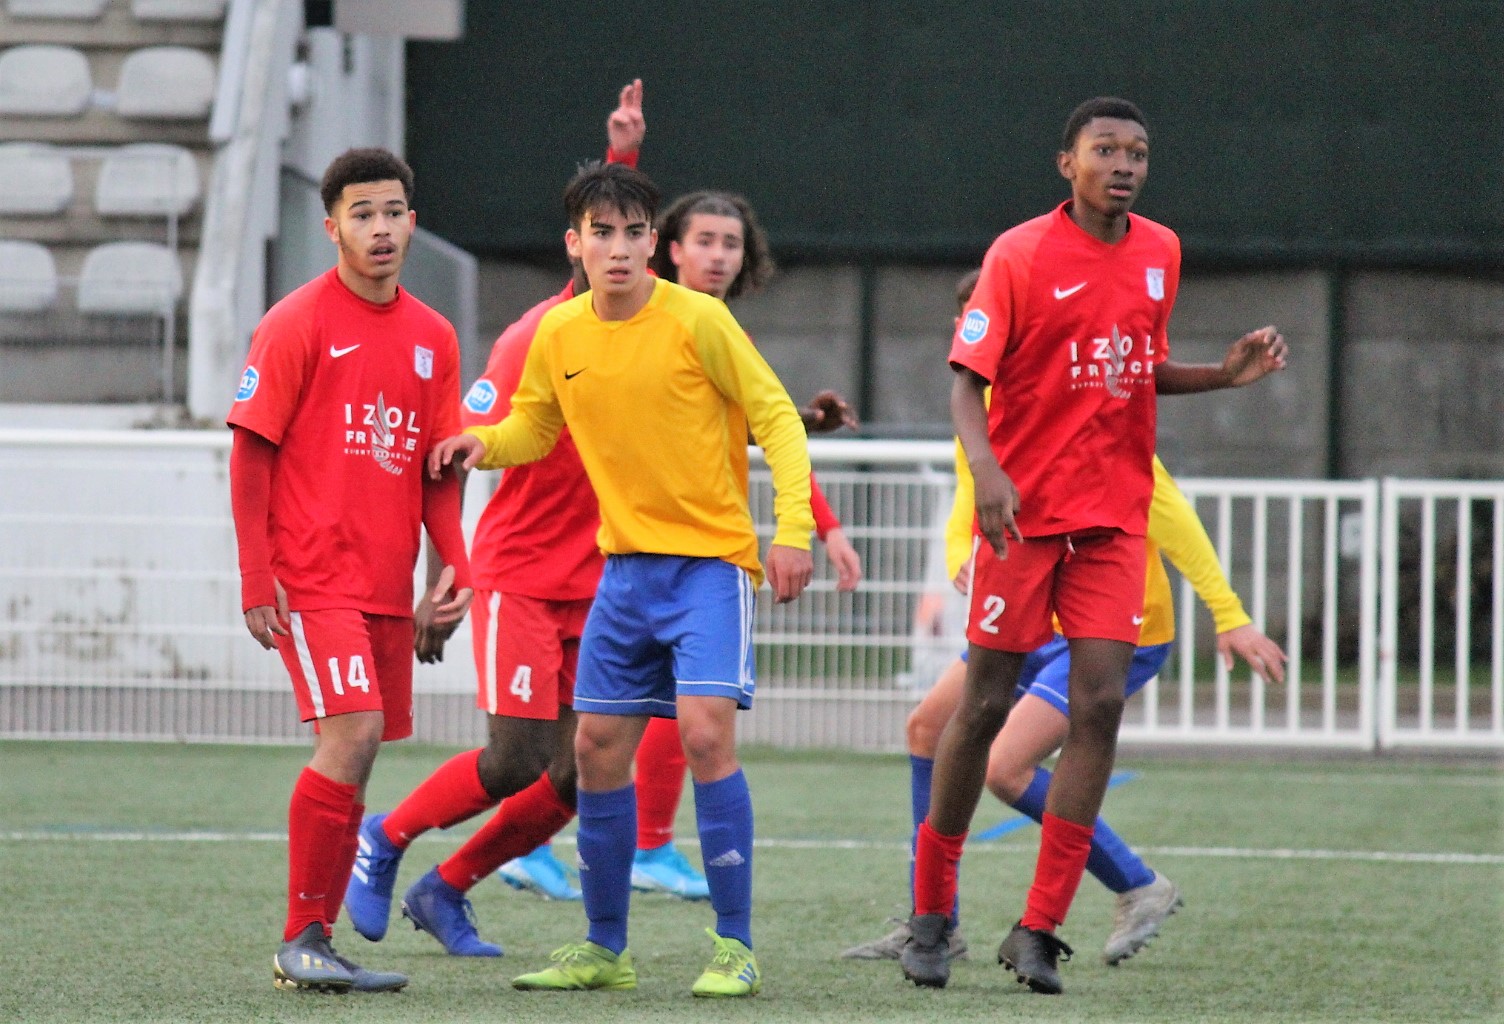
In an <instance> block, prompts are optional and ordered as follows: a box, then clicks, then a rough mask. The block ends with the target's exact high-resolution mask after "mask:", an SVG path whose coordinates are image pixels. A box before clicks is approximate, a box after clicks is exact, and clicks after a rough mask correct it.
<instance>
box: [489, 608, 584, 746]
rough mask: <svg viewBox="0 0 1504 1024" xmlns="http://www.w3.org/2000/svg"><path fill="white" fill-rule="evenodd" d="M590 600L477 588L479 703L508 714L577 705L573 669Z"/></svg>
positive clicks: (537, 714)
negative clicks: (555, 597)
mask: <svg viewBox="0 0 1504 1024" xmlns="http://www.w3.org/2000/svg"><path fill="white" fill-rule="evenodd" d="M590 603H591V602H590V599H589V598H586V599H585V600H583V601H547V600H544V599H543V598H538V597H524V596H523V595H521V594H507V593H503V592H502V591H499V590H477V591H476V592H475V600H474V601H472V602H471V604H470V636H471V638H472V640H473V641H474V644H475V676H476V679H477V681H478V683H479V692H478V693H477V695H476V701H475V703H476V704H477V705H478V706H479V707H481V708H483V709H485V710H486V711H488V712H490V713H491V714H493V715H505V716H506V717H508V718H540V719H547V720H550V721H552V720H553V719H556V718H558V717H559V707H560V706H561V705H562V706H564V707H573V706H574V672H575V664H576V662H577V661H578V660H579V655H580V634H581V633H582V632H584V630H585V618H586V616H588V615H589V614H590Z"/></svg>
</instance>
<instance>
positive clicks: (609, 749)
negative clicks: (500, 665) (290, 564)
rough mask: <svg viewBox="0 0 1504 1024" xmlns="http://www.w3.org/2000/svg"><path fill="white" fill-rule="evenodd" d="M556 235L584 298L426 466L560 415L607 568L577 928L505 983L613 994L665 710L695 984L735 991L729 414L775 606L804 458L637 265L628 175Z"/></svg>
mask: <svg viewBox="0 0 1504 1024" xmlns="http://www.w3.org/2000/svg"><path fill="white" fill-rule="evenodd" d="M564 205H565V208H566V211H567V213H568V215H569V224H570V227H569V230H568V232H566V234H565V244H566V245H567V247H568V249H569V254H570V256H572V257H575V258H577V259H578V260H580V262H581V264H582V265H583V267H584V269H585V274H586V276H587V277H588V278H589V280H590V291H589V292H588V293H586V294H585V295H581V296H579V297H578V298H575V299H571V300H569V301H567V302H564V303H562V304H561V305H559V306H557V307H555V308H554V309H552V310H550V311H549V313H548V314H547V315H546V316H545V317H544V318H543V320H542V322H541V323H540V324H539V325H538V331H537V334H536V336H535V339H534V341H533V346H532V348H531V349H530V350H529V352H528V356H527V362H526V364H525V366H524V368H523V371H522V380H521V382H520V384H519V385H518V388H517V391H516V393H515V394H514V396H513V398H512V412H511V413H510V415H508V416H507V418H506V419H505V420H503V421H502V422H501V423H499V424H496V425H494V426H489V427H482V426H477V427H471V428H470V429H469V430H467V431H466V432H465V433H464V434H461V435H459V436H458V437H453V438H450V439H448V440H446V441H444V442H443V443H442V444H441V445H440V446H439V449H438V451H437V452H436V454H435V455H434V457H433V458H432V459H430V461H429V468H430V470H431V471H433V472H439V471H440V470H441V469H442V468H443V467H444V466H445V465H447V464H448V463H449V462H450V461H451V460H453V459H454V458H456V457H459V458H462V459H463V461H464V466H465V468H466V469H470V468H474V467H475V466H480V467H481V468H484V469H497V468H502V467H505V466H515V465H520V464H522V463H526V462H530V461H533V460H535V459H538V458H541V457H542V456H543V455H544V454H546V453H547V452H548V451H549V449H550V448H551V447H552V446H553V444H554V441H555V439H556V438H557V437H558V434H559V431H560V430H561V429H562V428H563V427H564V426H566V425H567V426H568V427H569V431H570V435H571V436H572V437H573V438H574V442H575V446H576V447H577V448H578V450H579V453H580V458H581V461H582V462H583V463H584V465H585V471H586V473H587V474H588V475H589V477H590V483H591V485H592V486H593V487H594V489H595V493H596V497H597V498H598V499H599V501H600V512H601V530H600V535H599V537H600V546H601V550H602V551H604V552H605V553H606V556H607V558H606V568H605V573H604V575H603V576H602V578H601V583H600V589H599V590H598V591H597V593H596V598H595V604H594V605H593V606H592V608H591V610H590V616H589V618H588V620H587V621H586V625H585V632H584V636H583V637H582V638H581V641H580V656H579V668H578V672H577V676H576V680H575V710H576V713H577V715H578V726H577V729H576V735H575V757H576V760H577V763H578V768H579V783H578V786H579V788H578V792H579V805H578V807H579V820H580V826H579V856H580V880H581V888H582V889H583V890H584V902H585V914H586V917H587V918H588V919H589V933H588V935H587V936H586V940H585V941H584V942H579V943H574V944H571V945H568V946H565V947H564V948H562V949H560V950H558V951H557V952H555V954H554V956H553V960H554V961H555V962H554V965H553V966H551V967H549V968H547V969H545V970H542V971H539V972H537V973H534V974H526V975H523V976H522V977H519V978H517V979H515V980H514V981H513V985H514V986H515V987H517V988H520V989H542V990H560V989H627V988H635V987H636V985H637V974H636V971H635V970H634V968H633V966H632V958H631V954H630V953H629V952H628V950H627V911H628V906H629V902H630V893H631V885H630V879H631V870H632V857H633V852H634V850H635V848H636V800H635V796H634V793H633V786H632V774H631V772H632V768H631V766H632V756H633V753H634V752H635V750H636V747H637V744H638V741H639V740H640V739H641V737H642V732H643V729H644V728H645V727H646V725H647V721H648V718H649V716H659V717H677V718H678V720H679V731H680V735H681V736H682V738H683V741H684V750H685V754H686V756H687V758H688V760H689V768H690V773H691V775H692V776H693V778H694V793H695V813H696V816H697V818H698V819H699V832H700V850H701V855H702V857H703V859H704V862H705V874H706V878H707V880H708V881H709V884H710V901H711V905H712V907H713V908H714V910H715V913H716V927H715V929H714V930H713V931H712V932H711V937H712V940H713V941H714V943H715V949H716V952H715V955H714V957H713V958H712V960H711V963H710V965H709V966H708V967H707V968H706V969H705V971H704V972H703V973H702V974H701V975H700V977H699V979H698V980H697V981H696V982H695V983H694V988H693V992H694V994H695V995H697V996H750V995H754V994H756V992H757V991H758V989H759V988H760V987H761V985H762V978H761V974H760V972H759V970H758V966H757V961H756V959H755V958H754V957H753V955H752V949H751V947H752V932H751V909H752V899H751V896H752V800H751V794H750V792H749V790H748V788H747V781H746V778H745V776H744V775H743V774H742V771H741V767H740V765H739V764H738V762H737V758H736V739H735V716H736V711H737V709H738V708H746V707H750V706H751V702H752V691H753V667H752V612H753V607H754V605H755V590H756V588H757V587H758V585H759V584H760V583H761V581H762V577H763V572H764V569H763V566H762V564H761V563H760V562H759V560H758V545H757V535H756V533H755V532H754V529H753V524H752V515H751V512H750V509H749V508H748V504H747V475H746V470H745V460H744V457H734V456H741V455H742V453H741V452H737V451H733V449H734V448H739V447H740V446H742V445H743V444H744V441H745V435H744V434H742V435H741V436H737V432H736V431H732V430H731V429H729V425H730V424H731V423H732V422H735V421H736V420H737V417H738V416H739V415H741V414H742V413H744V414H745V417H746V422H747V424H748V425H749V426H750V429H751V432H752V435H753V437H754V438H755V439H756V441H757V443H758V444H759V445H760V446H761V447H762V449H763V451H764V452H765V453H766V457H767V462H768V466H769V468H770V469H771V471H772V475H773V486H774V489H775V492H776V498H775V501H774V513H775V515H776V517H777V520H778V524H777V531H776V533H775V535H774V537H773V542H772V544H771V546H770V547H769V549H768V554H767V565H766V574H767V579H768V583H769V584H770V585H771V587H772V589H773V593H774V597H775V599H776V600H777V601H779V602H784V601H792V600H793V599H794V598H796V597H798V596H799V594H800V592H801V591H803V590H804V588H805V587H806V586H807V585H808V583H809V580H810V575H811V571H812V565H811V561H810V552H809V535H810V532H811V531H812V530H813V529H814V517H813V515H812V514H811V512H810V490H809V475H810V467H809V453H808V451H807V449H806V447H805V434H804V427H803V425H802V423H801V421H800V418H799V413H798V411H797V410H796V409H795V407H794V403H793V402H792V401H791V400H790V399H789V397H788V393H787V392H786V391H785V390H784V388H783V385H782V384H780V383H779V381H778V378H777V377H776V376H775V375H774V373H773V371H772V370H771V369H770V368H769V367H768V364H767V363H766V362H765V361H764V360H763V359H762V357H761V356H759V355H758V354H757V350H756V349H754V348H753V347H752V344H751V342H750V341H749V340H748V339H747V335H746V333H745V332H744V331H743V330H742V329H741V327H740V326H739V325H738V324H737V322H736V320H735V319H734V318H733V317H732V316H731V313H730V311H729V310H727V308H726V305H725V303H723V302H721V301H720V300H718V299H715V298H713V297H711V296H708V295H702V294H700V293H698V292H694V291H691V290H690V289H688V288H683V287H680V286H678V285H676V284H672V283H670V282H668V281H663V280H660V279H657V278H654V277H652V276H650V275H649V274H648V272H647V264H648V259H649V257H650V256H651V255H652V253H653V248H654V245H655V244H656V241H657V235H656V233H655V232H654V231H653V226H652V225H653V217H654V215H655V214H656V212H657V206H658V190H657V189H656V187H655V186H654V185H653V183H652V182H651V181H650V180H649V179H648V178H647V176H646V175H644V174H642V173H641V172H640V171H637V170H636V169H634V168H631V167H626V166H624V165H622V164H606V165H594V166H590V167H587V168H586V169H585V170H583V171H581V173H580V174H579V175H577V176H576V177H575V179H574V180H573V181H572V182H570V184H569V187H568V188H567V189H566V190H565V193H564Z"/></svg>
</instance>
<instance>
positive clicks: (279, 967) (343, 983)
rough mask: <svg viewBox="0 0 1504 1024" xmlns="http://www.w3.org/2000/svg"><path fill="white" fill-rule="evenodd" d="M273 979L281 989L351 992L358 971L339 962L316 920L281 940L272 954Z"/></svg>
mask: <svg viewBox="0 0 1504 1024" xmlns="http://www.w3.org/2000/svg"><path fill="white" fill-rule="evenodd" d="M272 983H273V984H274V985H276V986H277V987H278V988H280V989H287V990H294V991H303V992H348V991H350V987H351V986H352V985H354V984H355V975H354V974H353V973H352V972H351V971H350V969H349V968H348V967H346V966H345V965H344V964H342V963H340V961H339V958H338V956H336V954H335V952H334V947H332V946H330V945H329V939H328V938H327V937H326V936H325V935H324V926H323V925H322V924H319V923H318V922H317V921H315V922H314V923H313V924H310V925H309V926H308V927H307V928H304V929H303V930H302V931H301V932H299V933H298V934H297V935H295V936H294V937H293V938H291V939H289V940H288V941H286V942H284V943H282V946H281V948H280V949H278V950H277V955H276V956H274V957H273V958H272Z"/></svg>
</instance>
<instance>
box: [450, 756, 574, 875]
mask: <svg viewBox="0 0 1504 1024" xmlns="http://www.w3.org/2000/svg"><path fill="white" fill-rule="evenodd" d="M573 817H574V808H573V807H570V806H569V805H568V804H566V803H565V802H564V801H563V800H560V799H559V794H558V793H556V792H555V791H554V784H553V782H551V781H550V780H549V778H548V773H547V772H544V773H543V774H542V775H540V776H538V781H536V782H534V783H533V784H532V785H531V786H529V787H527V788H526V789H524V790H523V791H522V792H520V793H514V794H513V795H512V796H509V797H507V798H506V799H505V800H503V801H502V802H501V807H500V808H499V809H498V810H497V811H496V814H495V815H493V816H492V818H491V820H490V821H488V822H486V823H485V824H484V825H482V826H481V827H480V829H479V831H477V832H476V833H475V835H473V836H471V837H470V838H469V839H468V840H466V842H465V845H464V846H461V847H460V848H459V849H458V850H456V851H455V852H454V855H453V856H451V857H450V858H449V859H448V860H446V861H444V863H442V864H440V865H439V869H438V870H439V877H440V878H442V879H443V880H444V881H445V882H447V883H448V884H449V885H452V886H454V888H456V889H458V890H460V891H461V892H467V891H469V890H470V888H471V887H472V886H474V885H475V883H476V882H479V881H480V880H481V879H483V878H485V877H486V876H487V875H489V874H490V873H491V872H493V871H495V870H496V869H497V868H499V867H501V866H502V865H503V864H505V863H506V862H507V861H509V860H511V859H512V858H514V857H521V856H522V855H523V854H525V853H532V852H533V851H534V850H536V849H537V848H538V847H539V846H542V845H543V844H544V843H545V842H547V841H548V840H549V839H552V838H553V836H554V834H555V833H556V832H558V831H559V829H561V828H563V827H564V826H565V825H567V824H569V820H570V819H571V818H573Z"/></svg>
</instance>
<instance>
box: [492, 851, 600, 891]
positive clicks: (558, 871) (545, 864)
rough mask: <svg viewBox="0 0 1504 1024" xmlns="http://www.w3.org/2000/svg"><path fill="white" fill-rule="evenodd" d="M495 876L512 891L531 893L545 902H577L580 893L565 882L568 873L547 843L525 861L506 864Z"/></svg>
mask: <svg viewBox="0 0 1504 1024" xmlns="http://www.w3.org/2000/svg"><path fill="white" fill-rule="evenodd" d="M496 874H497V875H498V876H500V878H501V880H502V881H503V882H505V883H507V885H510V886H511V887H512V888H513V889H521V890H523V891H526V892H535V893H537V894H538V895H539V896H542V897H543V898H544V899H546V900H577V899H580V898H581V896H580V890H579V889H577V888H575V886H574V884H573V883H572V882H571V881H570V879H569V869H568V868H566V867H565V866H564V865H563V864H562V863H561V862H560V861H559V858H557V857H555V856H554V851H553V850H552V849H551V848H550V847H549V845H548V844H547V843H544V844H543V845H542V846H540V847H538V848H537V849H536V850H534V851H533V852H532V853H530V854H528V855H527V856H525V857H517V858H514V859H512V860H509V861H507V862H506V863H505V864H503V865H502V866H501V867H500V868H498V869H497V871H496Z"/></svg>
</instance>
